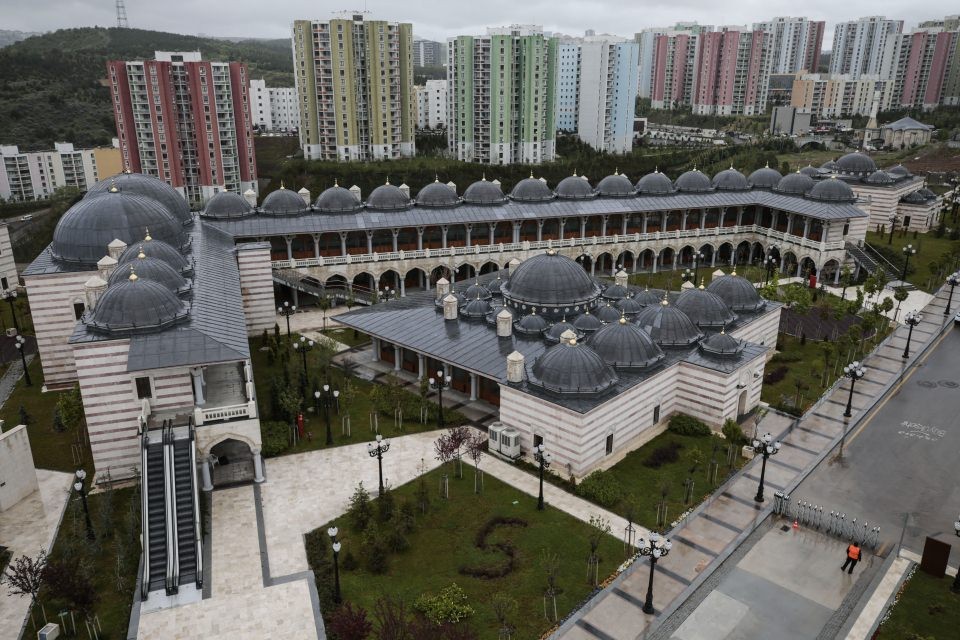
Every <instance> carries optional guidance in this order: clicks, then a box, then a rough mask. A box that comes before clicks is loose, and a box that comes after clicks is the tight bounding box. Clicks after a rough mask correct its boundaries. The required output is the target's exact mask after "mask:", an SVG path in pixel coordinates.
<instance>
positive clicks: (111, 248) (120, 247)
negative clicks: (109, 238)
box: [107, 238, 127, 260]
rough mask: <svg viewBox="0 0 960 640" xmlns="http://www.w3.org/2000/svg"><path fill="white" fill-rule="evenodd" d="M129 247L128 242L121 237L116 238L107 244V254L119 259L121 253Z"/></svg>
mask: <svg viewBox="0 0 960 640" xmlns="http://www.w3.org/2000/svg"><path fill="white" fill-rule="evenodd" d="M126 249H127V243H126V242H124V241H123V240H121V239H120V238H114V239H113V242H111V243H110V244H108V245H107V255H108V256H110V257H111V258H113V259H114V260H119V259H120V255H121V254H122V253H123V252H124V251H125V250H126Z"/></svg>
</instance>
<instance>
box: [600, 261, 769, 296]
mask: <svg viewBox="0 0 960 640" xmlns="http://www.w3.org/2000/svg"><path fill="white" fill-rule="evenodd" d="M717 269H721V270H722V271H723V272H724V273H726V274H729V273H731V272H732V269H731V268H730V265H722V266H721V265H717V266H716V267H713V268H711V267H709V266H701V267H700V269H699V272H698V274H697V278H698V281H697V285H698V286H699V284H700V282H699V280H700V279H702V280H703V282H704V284H710V281H711V280H712V279H713V276H712V275H711V274H712V273H713V272H714V271H716V270H717ZM683 271H684V270H683V269H676V270H671V271H662V270H658V271H657V273H637V274H633V275H631V276H630V279H629V282H630V284H631V285H633V286H637V287H650V288H651V289H668V290H670V291H673V292H677V291H680V287H681V286H682V285H683V276H682V274H683ZM737 275H738V276H742V277H744V278H746V279H748V280H750V281H752V282H762V281H763V279H764V277H765V276H766V272H765V271H764V270H763V268H761V267H757V266H753V265H739V266H737ZM611 280H612V279H611Z"/></svg>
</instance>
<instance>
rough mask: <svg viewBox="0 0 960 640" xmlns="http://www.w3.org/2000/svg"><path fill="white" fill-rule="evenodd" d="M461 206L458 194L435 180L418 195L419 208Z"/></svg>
mask: <svg viewBox="0 0 960 640" xmlns="http://www.w3.org/2000/svg"><path fill="white" fill-rule="evenodd" d="M458 204H460V198H459V196H457V192H456V191H454V190H453V188H452V187H449V186H447V185H445V184H443V183H442V182H440V181H439V180H434V181H433V182H431V183H430V184H428V185H427V186H425V187H424V188H422V189H420V191H419V192H418V193H417V206H419V207H455V206H457V205H458Z"/></svg>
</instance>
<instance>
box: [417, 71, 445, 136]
mask: <svg viewBox="0 0 960 640" xmlns="http://www.w3.org/2000/svg"><path fill="white" fill-rule="evenodd" d="M414 90H415V91H416V92H417V128H419V129H428V128H429V129H440V128H442V127H445V126H446V125H447V81H446V80H427V82H426V84H425V85H424V86H422V87H415V88H414Z"/></svg>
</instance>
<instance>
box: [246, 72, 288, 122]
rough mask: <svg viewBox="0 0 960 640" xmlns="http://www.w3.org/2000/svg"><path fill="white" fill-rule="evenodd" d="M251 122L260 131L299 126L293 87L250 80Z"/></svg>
mask: <svg viewBox="0 0 960 640" xmlns="http://www.w3.org/2000/svg"><path fill="white" fill-rule="evenodd" d="M250 100H251V102H252V104H253V108H252V111H253V124H254V126H256V127H258V128H259V129H260V130H262V131H293V130H295V129H296V128H297V127H299V126H300V105H299V103H298V102H297V90H296V89H295V88H293V87H268V86H267V85H266V83H265V82H264V81H263V80H251V81H250Z"/></svg>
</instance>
